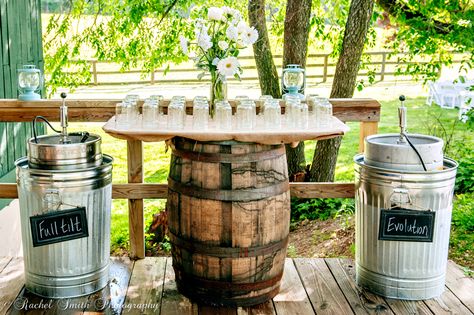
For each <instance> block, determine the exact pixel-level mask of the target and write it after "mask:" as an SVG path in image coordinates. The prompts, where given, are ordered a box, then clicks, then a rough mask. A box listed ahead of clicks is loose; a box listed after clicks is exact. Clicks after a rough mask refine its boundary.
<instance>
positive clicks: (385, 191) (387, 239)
mask: <svg viewBox="0 0 474 315" xmlns="http://www.w3.org/2000/svg"><path fill="white" fill-rule="evenodd" d="M400 101H401V107H400V108H399V110H398V112H399V126H400V133H399V134H381V135H374V136H370V137H367V138H366V139H365V155H363V154H358V155H356V156H355V157H354V161H355V163H356V165H355V175H356V179H355V185H356V196H355V198H356V259H355V260H356V281H357V283H358V285H360V286H361V287H365V288H367V289H369V290H370V291H372V292H374V293H376V294H379V295H382V296H386V297H390V298H398V299H406V300H421V299H430V298H433V297H437V296H439V295H441V294H442V293H443V290H444V285H445V276H446V264H447V257H448V246H449V232H450V223H451V211H452V199H453V192H454V182H455V177H456V169H457V163H456V162H455V161H454V160H451V159H448V158H443V151H442V148H443V140H442V139H439V138H436V137H432V136H426V135H419V134H409V133H408V132H407V109H406V107H405V106H404V101H405V98H404V97H403V96H401V97H400Z"/></svg>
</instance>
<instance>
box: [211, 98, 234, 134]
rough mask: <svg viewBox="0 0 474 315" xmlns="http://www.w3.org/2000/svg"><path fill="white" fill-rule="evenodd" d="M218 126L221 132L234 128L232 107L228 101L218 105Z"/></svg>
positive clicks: (219, 102) (220, 102)
mask: <svg viewBox="0 0 474 315" xmlns="http://www.w3.org/2000/svg"><path fill="white" fill-rule="evenodd" d="M215 119H216V126H217V129H220V130H230V129H231V128H232V107H231V106H230V104H229V102H227V101H218V102H217V103H216V117H215Z"/></svg>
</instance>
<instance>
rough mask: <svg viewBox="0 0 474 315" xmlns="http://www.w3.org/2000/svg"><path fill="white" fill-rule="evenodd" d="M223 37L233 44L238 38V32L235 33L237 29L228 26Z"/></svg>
mask: <svg viewBox="0 0 474 315" xmlns="http://www.w3.org/2000/svg"><path fill="white" fill-rule="evenodd" d="M225 35H226V36H227V38H228V39H229V40H231V41H234V42H236V41H237V39H238V38H239V32H238V31H237V28H236V27H235V26H233V25H229V27H228V28H227V29H226V31H225Z"/></svg>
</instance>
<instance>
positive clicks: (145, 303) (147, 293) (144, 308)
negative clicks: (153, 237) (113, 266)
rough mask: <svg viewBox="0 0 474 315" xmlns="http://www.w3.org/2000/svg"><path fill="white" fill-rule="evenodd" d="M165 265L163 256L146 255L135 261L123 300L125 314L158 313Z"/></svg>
mask: <svg viewBox="0 0 474 315" xmlns="http://www.w3.org/2000/svg"><path fill="white" fill-rule="evenodd" d="M165 265H166V258H165V257H146V258H145V259H142V260H137V261H136V262H135V265H134V266H133V272H132V277H131V278H130V284H129V286H128V290H127V298H126V300H125V305H126V306H127V307H128V308H129V309H127V312H126V313H127V314H160V305H161V297H162V295H163V282H164V275H165ZM124 313H125V312H124Z"/></svg>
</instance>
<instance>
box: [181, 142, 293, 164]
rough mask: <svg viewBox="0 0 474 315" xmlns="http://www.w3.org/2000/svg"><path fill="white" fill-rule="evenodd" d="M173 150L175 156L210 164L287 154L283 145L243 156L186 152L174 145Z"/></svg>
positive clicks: (260, 159) (276, 156)
mask: <svg viewBox="0 0 474 315" xmlns="http://www.w3.org/2000/svg"><path fill="white" fill-rule="evenodd" d="M172 149H173V154H174V155H175V156H178V157H181V158H185V159H189V160H192V161H199V162H208V163H250V162H258V161H262V160H270V159H276V158H279V157H281V156H284V155H285V153H286V151H285V147H284V146H283V145H281V146H280V147H278V148H276V149H273V150H268V151H261V152H254V153H242V154H232V153H209V152H196V151H186V150H181V149H177V148H176V147H175V146H174V145H172Z"/></svg>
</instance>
